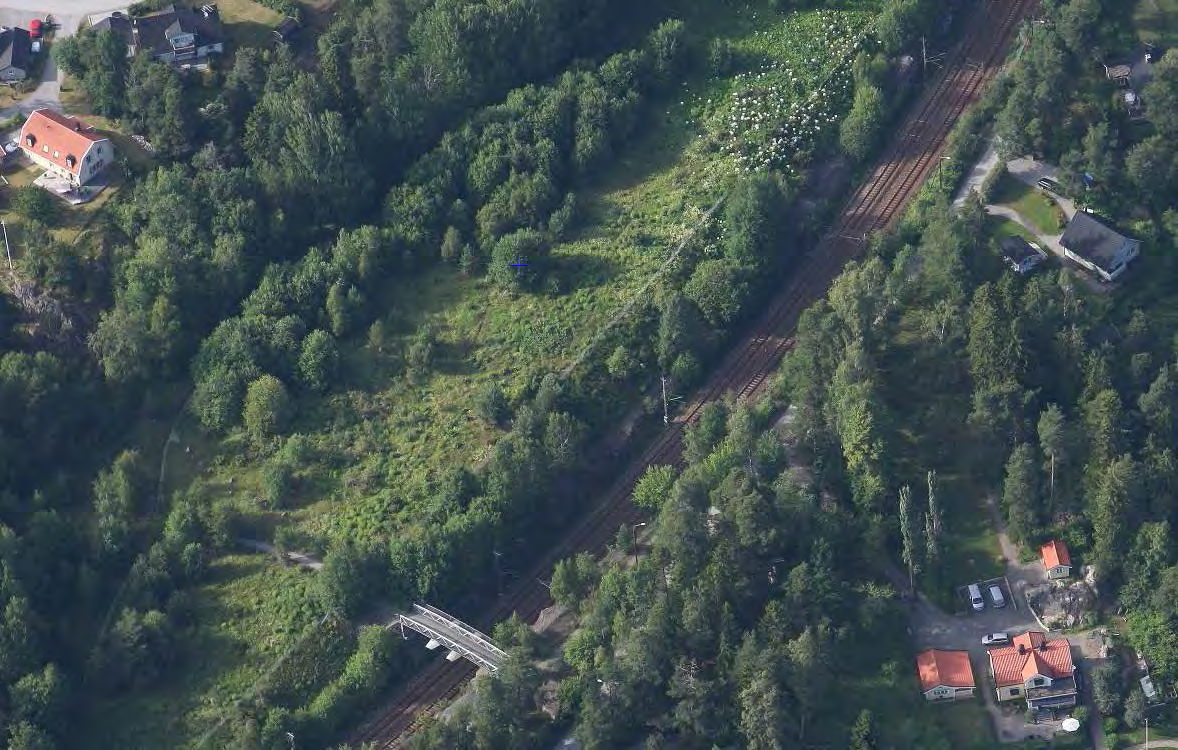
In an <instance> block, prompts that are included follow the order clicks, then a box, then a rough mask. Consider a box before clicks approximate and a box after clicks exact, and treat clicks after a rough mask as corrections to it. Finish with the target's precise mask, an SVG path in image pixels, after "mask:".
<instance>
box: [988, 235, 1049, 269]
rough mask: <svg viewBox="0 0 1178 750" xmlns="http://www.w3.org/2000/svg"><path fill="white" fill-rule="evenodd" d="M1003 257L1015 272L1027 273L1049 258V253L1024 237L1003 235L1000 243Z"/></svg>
mask: <svg viewBox="0 0 1178 750" xmlns="http://www.w3.org/2000/svg"><path fill="white" fill-rule="evenodd" d="M999 248H1000V249H1001V251H1002V258H1003V260H1005V261H1006V264H1007V265H1008V266H1010V267H1011V268H1012V269H1013V270H1014V272H1015V273H1027V272H1028V271H1030V270H1031V269H1032V268H1034V267H1035V266H1037V265H1039V264H1040V263H1042V262H1043V261H1045V260H1047V253H1045V252H1043V248H1041V247H1039V246H1038V245H1036V244H1035V243H1034V242H1027V241H1026V240H1024V239H1023V238H1022V237H1003V238H1002V242H1000V243H999Z"/></svg>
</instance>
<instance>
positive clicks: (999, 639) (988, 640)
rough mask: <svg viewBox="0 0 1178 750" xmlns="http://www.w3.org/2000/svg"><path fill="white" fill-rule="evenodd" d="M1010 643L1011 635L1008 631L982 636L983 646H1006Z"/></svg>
mask: <svg viewBox="0 0 1178 750" xmlns="http://www.w3.org/2000/svg"><path fill="white" fill-rule="evenodd" d="M1007 643H1010V636H1009V635H1007V634H1006V633H988V634H986V635H983V636H982V645H983V646H1004V645H1006V644H1007Z"/></svg>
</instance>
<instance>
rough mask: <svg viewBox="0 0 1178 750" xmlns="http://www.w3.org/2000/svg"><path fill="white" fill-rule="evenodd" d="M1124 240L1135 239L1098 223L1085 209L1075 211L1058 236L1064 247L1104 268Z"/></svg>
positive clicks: (1115, 254)
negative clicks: (1066, 226)
mask: <svg viewBox="0 0 1178 750" xmlns="http://www.w3.org/2000/svg"><path fill="white" fill-rule="evenodd" d="M1126 242H1135V240H1133V239H1132V238H1130V237H1126V236H1125V235H1123V234H1120V233H1119V232H1117V231H1115V230H1113V229H1110V228H1109V227H1107V226H1105V225H1104V224H1102V223H1100V222H1099V221H1097V219H1096V217H1094V216H1093V215H1092V214H1090V213H1088V212H1087V211H1077V212H1076V215H1075V216H1073V217H1072V220H1071V221H1070V222H1068V228H1067V229H1066V230H1064V233H1063V236H1062V237H1060V238H1059V244H1060V245H1063V247H1064V248H1066V249H1067V250H1070V251H1072V252H1073V253H1075V254H1076V255H1079V256H1080V257H1081V258H1085V259H1087V260H1089V261H1091V262H1093V263H1095V264H1096V265H1098V266H1100V267H1101V268H1104V269H1106V270H1107V269H1108V268H1109V267H1110V266H1111V265H1112V262H1113V261H1114V260H1115V259H1116V257H1117V251H1118V250H1120V249H1121V247H1123V246H1124V244H1125V243H1126Z"/></svg>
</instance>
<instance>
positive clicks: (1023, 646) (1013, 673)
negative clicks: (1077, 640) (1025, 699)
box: [990, 630, 1075, 687]
mask: <svg viewBox="0 0 1178 750" xmlns="http://www.w3.org/2000/svg"><path fill="white" fill-rule="evenodd" d="M990 666H991V667H992V669H993V671H994V683H995V684H996V685H997V686H998V687H1005V686H1007V685H1022V684H1023V683H1025V682H1026V681H1027V680H1029V679H1031V678H1032V677H1034V676H1035V675H1037V674H1038V675H1043V676H1044V677H1050V678H1052V679H1053V680H1054V679H1057V678H1063V677H1071V676H1072V673H1073V672H1074V671H1075V665H1074V664H1073V663H1072V646H1071V644H1070V643H1068V641H1067V639H1066V638H1058V639H1056V640H1054V641H1048V640H1047V639H1046V637H1045V636H1044V635H1043V633H1042V632H1040V631H1038V630H1030V631H1027V632H1026V633H1022V634H1021V635H1016V636H1015V637H1014V638H1013V639H1011V642H1010V645H1009V646H1004V647H1002V648H996V649H993V650H992V651H990Z"/></svg>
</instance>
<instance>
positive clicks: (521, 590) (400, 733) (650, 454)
mask: <svg viewBox="0 0 1178 750" xmlns="http://www.w3.org/2000/svg"><path fill="white" fill-rule="evenodd" d="M1034 2H1035V0H980V3H981V4H980V5H979V7H978V8H977V10H976V11H975V15H974V17H973V18H972V19H971V22H970V29H971V32H970V33H969V34H968V35H967V37H966V38H965V39H963V40H962V41H961V43H960V44H959V45H958V46H957V47H956V48H955V49H954V50H953V51H952V52H951V53H950V56H949V58H948V59H947V60H946V63H945V69H944V71H943V73H942V74H941V75H940V76H939V78H938V79H937V80H936V81H935V82H934V83H933V85H932V86H931V87H930V88H929V89H928V90H927V91H926V92H925V93H924V94H923V95H922V96H921V98H920V99H919V100H918V101H917V103H916V105H915V106H914V107H913V111H912V114H910V115H909V117H908V118H907V119H906V120H905V122H904V124H903V125H902V126H901V128H900V130H899V131H898V132H897V135H896V136H895V137H894V138H893V139H892V141H891V142H890V143H889V145H888V148H887V149H886V151H885V155H884V156H883V157H882V158H881V160H880V161H879V162H878V163H877V165H876V166H875V168H874V169H873V170H872V172H871V173H870V175H869V176H868V177H867V179H866V180H865V181H864V183H863V185H862V187H860V188H859V189H858V190H857V191H856V192H855V193H854V195H852V196H851V198H850V199H849V200H848V201H847V203H846V205H845V207H844V210H843V212H842V214H841V215H840V217H839V219H838V220H837V221H836V222H835V224H834V225H833V226H832V227H831V229H830V230H829V231H828V232H827V233H826V235H824V237H823V238H822V239H821V240H820V241H819V243H818V244H817V245H816V246H815V248H814V249H813V250H812V251H811V252H810V253H808V254H807V255H806V256H805V258H804V259H803V260H802V261H801V263H800V264H799V267H798V268H797V269H796V270H795V272H794V274H793V276H792V277H791V279H790V281H789V282H788V283H787V285H786V287H785V288H784V289H783V291H782V292H781V293H780V294H779V295H777V297H776V298H775V299H774V300H773V302H772V303H771V304H770V306H769V308H768V309H767V310H766V311H765V313H764V314H763V315H762V317H761V318H760V319H759V320H758V322H757V324H756V325H755V326H754V327H753V330H752V332H751V333H750V334H749V335H748V337H747V338H746V339H745V341H744V342H742V343H741V344H740V345H739V346H737V347H735V348H734V349H733V350H732V352H730V353H729V355H728V356H727V357H726V358H725V360H724V362H723V363H722V364H721V366H720V367H719V369H718V370H717V371H716V373H715V374H714V375H713V377H712V378H711V380H710V381H709V382H708V384H707V386H706V387H705V388H703V389H701V391H700V392H699V393H698V394H697V395H696V397H695V398H694V399H693V400H692V401H691V402H690V403H689V404H687V405H686V406H685V407H684V410H683V413H682V416H680V417H679V418H677V419H676V420H675V421H674V422H673V423H672V424H671V425H669V426H668V427H667V428H666V429H665V430H663V432H662V433H660V434H659V436H658V437H657V438H656V439H655V440H654V442H653V443H652V444H651V445H650V446H649V447H648V448H647V450H646V451H645V452H644V453H643V454H642V456H641V457H640V458H638V459H637V460H635V461H633V462H631V464H630V465H629V467H627V469H626V471H625V472H624V473H623V474H622V475H621V476H620V477H619V478H618V479H617V480H615V482H614V483H613V485H612V486H611V487H610V489H609V491H608V492H607V494H606V496H605V498H604V499H603V501H602V502H601V503H600V504H599V505H598V506H597V507H596V508H595V509H594V510H592V511H591V512H590V513H589V514H588V515H587V516H586V517H585V518H583V519H581V521H580V522H579V523H578V524H577V526H576V527H575V528H574V529H573V530H572V531H571V532H570V533H569V535H568V536H567V537H565V538H564V539H563V540H562V541H561V543H560V544H559V545H557V546H556V547H555V548H554V549H552V550H550V551H549V552H548V554H546V555H545V556H544V558H543V559H542V560H541V561H539V562H538V563H537V564H536V565H535V566H534V567H533V568H532V569H531V570H530V571H529V572H528V574H527V575H526V576H524V577H523V578H521V582H520V584H519V585H517V586H516V587H514V588H513V589H511V590H509V591H508V592H507V593H506V595H505V596H503V597H502V598H501V599H500V601H499V602H497V603H496V605H495V606H494V607H493V608H492V609H491V610H490V611H489V612H486V613H484V615H483V616H482V617H481V618H478V619H476V620H475V623H474V624H475V625H476V626H477V627H479V628H483V629H486V628H488V627H489V626H490V625H491V624H493V623H495V622H497V621H499V620H502V619H505V618H507V617H509V616H510V615H511V614H512V613H513V612H516V613H518V614H519V615H520V617H522V618H523V619H524V620H525V621H528V622H531V621H533V620H534V619H535V618H536V617H537V616H538V615H539V614H540V612H541V611H542V610H543V609H544V608H545V607H547V606H548V605H549V604H550V603H551V600H550V598H549V596H548V590H547V587H546V586H544V585H543V584H541V583H540V582H539V581H540V580H542V579H546V578H549V577H550V576H551V573H552V568H553V566H554V565H555V564H556V563H557V562H558V561H559V560H561V559H564V558H566V557H568V556H570V555H573V554H576V553H578V552H583V551H588V552H592V553H600V552H601V551H603V550H604V549H605V548H606V547H607V546H608V545H609V543H610V542H611V541H612V540H613V537H614V535H615V533H616V531H617V529H618V527H619V526H621V525H623V524H632V523H635V522H636V521H637V519H638V518H639V512H638V510H637V509H636V508H635V507H634V506H633V505H632V504H631V503H630V502H629V499H630V493H631V491H632V489H633V487H634V483H635V482H636V481H637V480H638V479H639V477H641V475H642V473H643V472H644V471H645V470H646V467H647V466H650V465H655V464H678V463H680V462H681V456H682V449H683V430H684V428H685V427H686V425H687V424H689V423H691V422H692V421H694V420H695V419H696V417H697V416H698V414H699V411H700V409H702V408H703V406H704V405H705V404H706V403H708V402H709V401H713V400H716V399H719V398H723V397H724V396H725V395H726V394H729V393H733V394H735V395H736V396H737V397H738V398H750V397H755V396H756V395H758V394H759V393H760V392H761V391H762V390H763V388H764V387H765V384H766V383H767V381H768V378H769V375H770V374H771V373H772V372H773V371H774V370H775V368H776V365H777V362H778V361H779V360H780V358H781V357H782V355H784V353H785V352H786V351H787V350H788V349H789V348H790V347H791V346H792V343H793V339H792V332H793V330H794V329H795V327H796V325H797V321H798V318H799V316H800V315H801V313H802V312H803V311H804V310H805V309H806V308H807V307H809V306H810V305H811V304H813V303H814V302H815V301H817V300H818V299H820V298H821V297H822V296H823V295H824V294H825V293H826V290H827V289H828V288H829V287H830V284H831V282H833V280H834V279H835V277H836V276H837V275H838V274H839V273H840V271H841V270H842V268H843V267H844V266H845V265H846V263H847V262H848V261H850V260H851V259H853V258H854V257H855V256H857V255H858V254H859V253H860V251H861V249H862V247H863V239H862V238H865V237H866V235H867V234H869V233H870V232H873V231H876V230H879V229H883V228H886V227H888V226H891V225H892V224H893V223H895V222H896V221H897V220H898V219H899V218H900V216H901V213H902V210H903V208H904V207H905V206H906V204H907V202H908V201H909V200H910V199H911V198H912V197H913V195H914V194H915V193H916V190H917V189H918V188H919V186H920V185H921V184H923V182H924V180H926V179H927V178H928V176H929V175H930V174H932V172H933V170H934V169H936V168H937V166H938V165H939V164H940V156H941V154H942V152H943V151H944V146H945V137H946V136H947V135H948V133H949V131H950V129H951V128H952V126H953V123H954V122H955V121H956V120H957V118H958V117H959V116H960V115H961V113H962V112H963V111H964V110H965V109H966V108H967V107H969V106H970V105H971V104H973V103H975V102H976V101H977V99H978V96H979V94H980V92H981V89H982V86H983V85H984V84H985V82H986V81H987V80H989V79H990V78H991V77H992V76H993V75H994V74H995V72H996V71H997V68H996V65H997V63H999V62H1000V61H1001V59H1002V57H1003V54H1004V51H1005V49H1006V46H1007V44H1008V43H1009V41H1010V39H1011V36H1012V35H1013V33H1014V30H1015V28H1016V27H1017V25H1018V22H1019V21H1020V20H1021V19H1022V18H1023V16H1025V15H1026V13H1027V11H1028V10H1029V9H1030V8H1031V6H1032V5H1033V4H1034ZM474 673H475V669H474V667H473V666H471V665H469V664H467V663H466V662H465V661H457V662H447V661H444V660H441V661H437V662H434V663H433V664H431V665H430V666H428V667H426V668H425V669H424V670H422V672H421V673H420V674H419V675H418V676H417V677H416V678H415V679H414V680H413V681H412V682H410V683H409V684H408V685H406V686H405V687H404V688H403V689H402V690H401V692H400V693H399V694H397V695H396V696H394V698H393V700H392V701H391V702H390V703H389V704H388V705H386V706H385V707H384V708H383V709H382V710H381V712H380V714H379V715H378V716H376V717H375V718H374V719H372V720H370V721H369V722H367V723H366V724H364V725H363V726H361V727H360V728H359V729H358V730H357V732H356V733H355V734H354V735H353V736H352V737H351V738H350V742H351V743H352V744H353V745H354V746H355V745H359V744H360V743H364V742H371V743H374V744H375V745H376V746H377V747H379V748H395V747H400V746H401V745H402V744H403V743H404V741H405V739H406V738H407V737H408V736H409V735H410V734H412V733H413V731H414V730H416V729H417V728H418V727H420V725H421V724H422V722H424V721H425V720H426V718H428V717H429V716H432V715H433V714H434V713H435V712H436V710H437V709H439V708H440V707H441V706H442V705H444V704H445V703H447V702H449V700H450V699H451V698H453V697H454V696H455V695H456V694H457V693H458V692H459V691H460V690H461V689H462V686H463V685H464V684H465V683H466V682H467V681H468V680H469V679H470V678H471V677H472V676H473V675H474Z"/></svg>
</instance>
